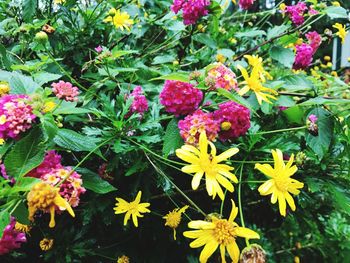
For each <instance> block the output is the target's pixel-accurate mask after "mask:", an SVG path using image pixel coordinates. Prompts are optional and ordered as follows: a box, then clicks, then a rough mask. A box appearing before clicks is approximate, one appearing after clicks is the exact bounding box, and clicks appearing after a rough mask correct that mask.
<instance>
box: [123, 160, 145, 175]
mask: <svg viewBox="0 0 350 263" xmlns="http://www.w3.org/2000/svg"><path fill="white" fill-rule="evenodd" d="M146 168H147V162H145V161H144V160H142V159H141V158H140V159H138V160H137V161H136V162H135V163H134V164H132V165H131V166H130V168H129V169H128V170H127V171H126V173H125V176H130V175H133V174H135V173H137V172H142V171H143V170H145V169H146Z"/></svg>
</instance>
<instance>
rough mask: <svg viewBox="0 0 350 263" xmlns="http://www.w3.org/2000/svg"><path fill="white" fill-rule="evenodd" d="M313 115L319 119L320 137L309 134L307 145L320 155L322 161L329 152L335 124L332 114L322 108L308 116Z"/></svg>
mask: <svg viewBox="0 0 350 263" xmlns="http://www.w3.org/2000/svg"><path fill="white" fill-rule="evenodd" d="M311 114H314V115H316V116H317V118H318V120H317V122H316V124H317V126H318V135H317V136H314V135H312V134H310V133H309V132H307V134H306V144H307V145H308V146H309V147H310V148H311V149H312V150H313V151H314V152H315V153H316V154H317V155H318V157H319V159H322V158H323V156H324V155H325V154H326V153H327V152H328V150H329V146H330V144H331V140H332V136H333V127H334V122H333V119H332V116H331V114H330V113H329V112H328V111H326V110H324V109H322V108H316V109H314V110H312V111H311V112H310V113H309V115H308V116H310V115H311Z"/></svg>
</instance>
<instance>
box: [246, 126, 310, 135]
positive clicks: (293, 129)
mask: <svg viewBox="0 0 350 263" xmlns="http://www.w3.org/2000/svg"><path fill="white" fill-rule="evenodd" d="M306 128H307V127H306V126H301V127H295V128H287V129H281V130H274V131H263V132H257V133H253V134H250V135H262V134H271V133H279V132H288V131H297V130H304V129H306Z"/></svg>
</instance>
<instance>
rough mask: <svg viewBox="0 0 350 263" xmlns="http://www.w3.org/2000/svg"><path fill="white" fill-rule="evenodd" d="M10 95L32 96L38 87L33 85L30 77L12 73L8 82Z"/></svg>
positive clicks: (35, 84)
mask: <svg viewBox="0 0 350 263" xmlns="http://www.w3.org/2000/svg"><path fill="white" fill-rule="evenodd" d="M9 84H10V87H11V93H12V94H32V93H34V91H35V90H36V89H38V88H41V87H40V85H38V84H37V83H35V82H34V81H33V79H32V78H31V77H28V76H24V75H22V74H20V73H18V72H13V73H12V76H11V78H10V80H9Z"/></svg>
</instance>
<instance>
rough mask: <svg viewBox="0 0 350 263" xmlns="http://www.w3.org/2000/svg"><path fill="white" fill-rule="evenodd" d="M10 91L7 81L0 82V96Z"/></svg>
mask: <svg viewBox="0 0 350 263" xmlns="http://www.w3.org/2000/svg"><path fill="white" fill-rule="evenodd" d="M9 92H10V85H9V84H8V83H7V82H0V97H1V96H2V95H5V94H8V93H9Z"/></svg>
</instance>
